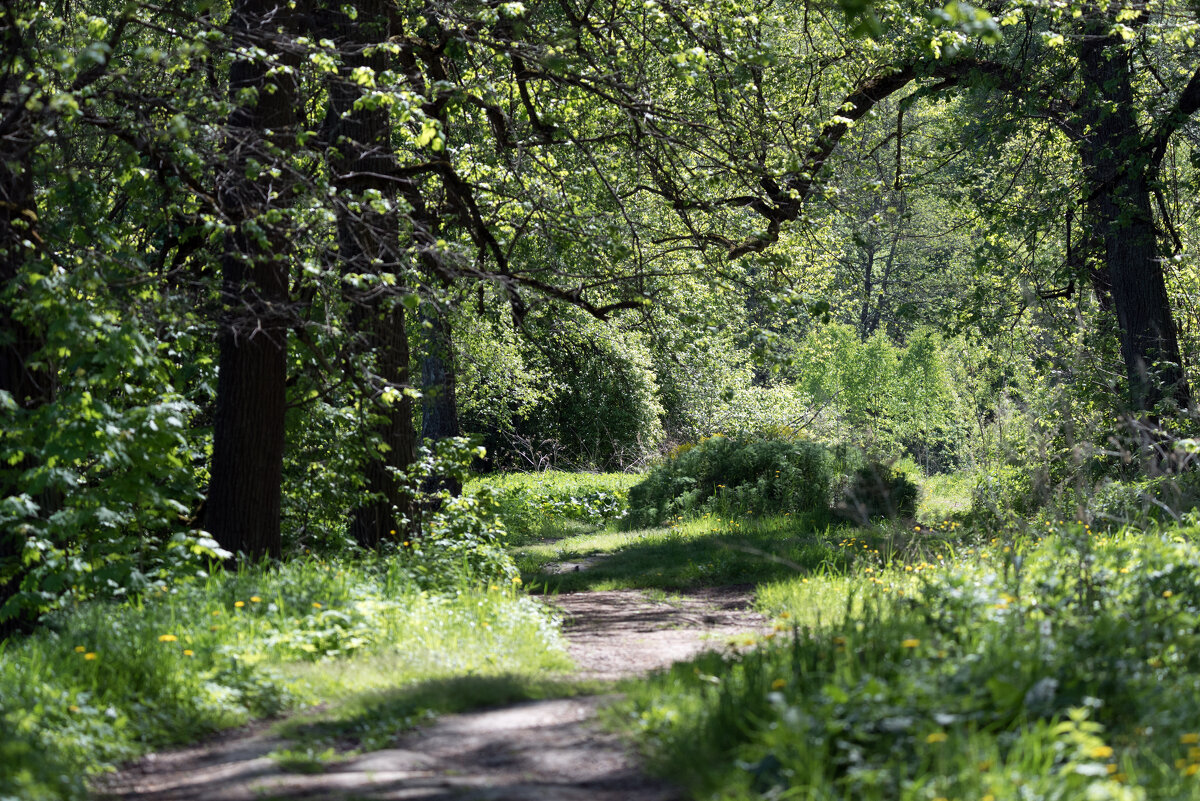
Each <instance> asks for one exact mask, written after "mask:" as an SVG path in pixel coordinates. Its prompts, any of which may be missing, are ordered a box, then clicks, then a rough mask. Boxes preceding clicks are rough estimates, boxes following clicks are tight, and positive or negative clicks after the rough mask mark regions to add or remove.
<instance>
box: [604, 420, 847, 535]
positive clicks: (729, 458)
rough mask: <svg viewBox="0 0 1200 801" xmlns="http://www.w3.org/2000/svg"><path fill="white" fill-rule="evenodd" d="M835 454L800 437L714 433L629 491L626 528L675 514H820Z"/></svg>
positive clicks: (826, 500) (824, 508)
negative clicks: (737, 436) (732, 436)
mask: <svg viewBox="0 0 1200 801" xmlns="http://www.w3.org/2000/svg"><path fill="white" fill-rule="evenodd" d="M833 477H834V466H833V458H832V456H831V454H830V453H829V451H828V450H827V449H825V448H824V447H822V446H820V445H818V444H816V443H813V442H806V441H802V440H783V439H759V440H752V439H729V438H726V437H721V436H716V437H712V438H710V439H706V440H704V441H702V442H701V443H700V444H698V445H696V446H695V447H693V448H689V449H682V448H681V449H677V451H676V455H675V457H674V458H671V459H668V460H667V461H666V462H664V463H663V464H661V465H659V466H658V467H656V468H654V469H653V470H651V471H650V473H649V475H647V476H646V479H645V480H644V481H643V482H642V483H640V484H638V485H636V486H634V487H633V488H631V489H630V490H629V507H630V508H629V516H628V517H627V519H626V520H627V522H626V527H627V528H638V527H644V526H651V525H656V524H658V523H661V522H662V521H663V520H664V519H665V518H667V517H669V516H671V515H674V514H684V513H688V512H693V511H698V510H707V511H714V512H718V513H721V514H749V515H762V514H772V513H776V514H777V513H792V514H799V513H819V514H823V513H825V512H827V511H828V509H829V499H830V488H831V487H832V484H833Z"/></svg>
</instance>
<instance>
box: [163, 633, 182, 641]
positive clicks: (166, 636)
mask: <svg viewBox="0 0 1200 801" xmlns="http://www.w3.org/2000/svg"><path fill="white" fill-rule="evenodd" d="M178 639H179V638H178V637H176V636H175V635H174V634H161V635H159V637H158V641H159V642H175V641H176V640H178Z"/></svg>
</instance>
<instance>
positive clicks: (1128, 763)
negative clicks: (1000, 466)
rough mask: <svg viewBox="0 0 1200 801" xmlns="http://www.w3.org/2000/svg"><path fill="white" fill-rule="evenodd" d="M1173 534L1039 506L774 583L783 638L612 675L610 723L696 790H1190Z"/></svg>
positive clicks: (1109, 795) (1192, 626)
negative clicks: (657, 671) (896, 555)
mask: <svg viewBox="0 0 1200 801" xmlns="http://www.w3.org/2000/svg"><path fill="white" fill-rule="evenodd" d="M1194 536H1195V532H1194V531H1192V530H1190V529H1187V530H1169V531H1166V532H1163V533H1162V535H1151V536H1147V535H1144V534H1141V533H1137V532H1130V531H1126V532H1122V533H1120V534H1115V535H1114V534H1108V533H1102V532H1100V533H1098V532H1095V531H1091V530H1089V528H1088V527H1087V526H1086V525H1083V524H1078V525H1073V524H1069V523H1059V522H1058V521H1049V522H1048V523H1047V524H1045V534H1044V535H1042V534H1035V535H1032V536H1030V537H1028V538H1025V539H1022V540H1019V541H1016V542H1004V541H1000V539H999V538H990V539H987V540H983V541H982V544H975V545H959V546H958V547H956V548H953V549H949V550H947V551H946V552H945V553H943V555H942V557H941V558H940V559H934V560H932V561H926V562H923V563H922V562H906V561H903V560H893V561H892V562H890V563H888V564H885V565H884V566H883V567H881V568H877V567H875V566H873V565H872V564H871V562H870V560H860V561H859V562H857V563H856V565H855V566H854V567H853V569H849V570H845V571H841V572H837V571H827V572H825V573H819V574H814V575H810V576H805V577H796V578H791V579H788V580H785V581H780V582H774V583H771V584H768V585H766V586H762V587H760V588H759V591H758V603H759V606H760V608H761V609H763V610H764V611H765V612H767V613H768V614H770V615H772V616H773V617H774V619H775V620H776V625H777V628H779V629H783V628H785V627H788V626H794V627H795V630H796V631H797V632H798V633H799V636H798V637H796V638H794V639H793V638H791V637H787V636H782V635H781V634H777V635H776V636H774V637H768V638H763V639H762V640H760V644H759V646H758V647H757V648H755V649H750V650H747V651H745V652H743V653H742V654H741V655H740V656H738V657H736V658H733V659H724V660H723V659H722V658H721V657H719V656H712V655H710V656H705V657H702V658H700V659H698V660H696V661H695V662H694V663H690V664H683V665H679V666H677V667H676V668H674V669H673V670H672V671H670V672H669V673H667V674H664V675H662V676H659V677H655V678H653V679H652V680H651V681H650V682H649V683H647V684H644V685H633V686H630V687H628V692H629V694H630V701H629V702H628V704H626V705H625V706H623V707H622V708H621V709H620V710H619V711H618V712H616V713H614V714H613V717H612V722H613V723H614V725H617V726H619V727H621V728H625V729H627V730H629V731H631V732H632V733H634V734H635V736H637V737H638V738H639V739H640V740H641V741H642V743H643V745H644V747H645V748H646V749H647V751H648V753H649V754H650V755H651V758H652V761H653V763H654V764H655V765H656V766H657V768H658V769H659V770H661V771H662V772H664V773H665V774H667V775H669V776H671V777H673V778H675V779H676V780H678V781H681V782H683V783H684V784H685V785H687V786H688V787H689V788H690V790H691V791H692V793H693V794H694V795H695V796H696V797H697V798H713V799H718V798H719V799H743V798H760V797H797V798H819V799H826V798H828V799H834V798H838V799H841V798H844V799H850V798H855V799H858V798H864V799H880V800H881V801H882V799H904V801H910V800H911V801H917V800H918V799H922V800H924V801H930V800H931V799H936V798H946V799H952V798H961V799H966V798H976V799H985V798H993V799H1002V798H1015V797H1022V798H1106V799H1131V800H1132V799H1144V798H1156V799H1157V798H1164V799H1176V798H1179V799H1188V798H1200V731H1198V729H1200V725H1198V724H1197V721H1198V720H1200V656H1197V654H1200V634H1197V632H1200V627H1198V626H1197V625H1196V621H1198V620H1200V551H1198V549H1197V547H1196V546H1195V545H1194V544H1193V542H1192V540H1193V539H1194ZM981 539H982V538H975V540H981ZM975 540H973V541H975ZM859 550H862V549H861V548H859ZM901 592H903V593H904V594H903V595H901Z"/></svg>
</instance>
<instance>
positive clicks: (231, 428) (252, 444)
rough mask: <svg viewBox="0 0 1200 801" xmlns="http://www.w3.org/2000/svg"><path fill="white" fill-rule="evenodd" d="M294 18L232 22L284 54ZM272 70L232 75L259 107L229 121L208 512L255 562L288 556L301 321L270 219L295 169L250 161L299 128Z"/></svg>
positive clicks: (278, 10) (267, 12) (282, 76)
mask: <svg viewBox="0 0 1200 801" xmlns="http://www.w3.org/2000/svg"><path fill="white" fill-rule="evenodd" d="M294 13H295V12H294V11H292V10H289V9H288V7H287V5H286V4H283V3H282V2H281V0H239V2H237V3H236V4H235V6H234V9H233V13H232V16H231V19H230V24H231V26H232V27H233V28H234V30H235V31H236V33H237V36H238V38H239V39H241V40H242V41H243V42H245V43H247V44H253V45H254V46H256V47H258V48H261V49H262V50H264V51H265V52H267V53H270V54H274V55H276V56H278V50H277V48H276V47H275V43H276V41H277V40H276V38H275V32H276V31H277V30H279V29H283V30H285V31H286V30H289V29H290V28H291V25H292V24H293V23H294V18H293V15H294ZM268 71H269V65H268V64H267V63H264V61H263V60H261V59H253V60H252V59H240V60H238V61H235V62H234V63H233V66H232V67H231V68H230V71H229V91H230V96H231V97H233V98H235V99H239V98H240V96H241V93H242V92H244V91H245V90H247V89H250V90H254V93H255V94H256V95H257V102H256V103H254V104H253V105H245V106H240V107H238V108H237V109H236V110H235V111H234V112H233V114H232V115H231V116H230V118H229V121H228V123H227V126H228V131H227V136H228V144H227V159H228V163H227V165H226V171H225V173H224V175H222V177H221V184H220V186H219V187H218V192H219V200H220V203H221V206H222V210H223V211H224V213H225V214H226V216H227V217H228V219H230V220H231V221H233V222H234V223H235V224H236V225H237V228H236V230H235V231H234V232H233V233H232V234H230V235H229V236H228V237H227V238H226V241H225V253H224V255H223V256H222V259H221V272H222V284H223V287H222V294H223V300H224V311H223V314H222V318H221V320H220V321H219V327H218V334H217V342H218V346H219V350H220V355H219V362H218V365H219V371H218V377H217V400H216V408H215V410H214V415H213V459H212V480H211V482H210V483H209V489H208V501H207V507H206V513H205V528H207V529H208V531H209V533H211V534H212V536H213V537H214V538H215V539H216V540H217V542H219V543H220V544H221V545H222V547H224V548H227V549H228V550H230V551H233V552H235V553H237V552H241V553H243V554H245V555H246V556H247V557H249V558H251V559H254V558H259V557H263V556H269V557H278V556H279V555H280V550H281V538H280V500H281V494H282V489H281V484H282V473H283V451H284V414H285V411H286V392H285V388H286V380H287V335H288V329H289V327H290V324H291V316H292V315H291V312H290V309H289V303H288V261H287V258H288V256H287V250H288V246H287V237H286V235H285V233H284V231H283V229H282V228H281V227H280V226H279V225H278V224H271V223H269V222H267V221H266V220H264V219H262V217H263V215H264V214H265V213H266V212H267V211H269V210H270V209H271V208H272V207H273V206H275V207H277V206H278V205H279V204H280V203H285V204H286V203H287V202H288V200H287V198H288V195H289V194H290V190H289V188H288V186H286V181H287V178H286V174H287V171H286V170H285V171H284V176H285V177H284V178H282V179H279V178H276V179H270V178H267V177H262V178H254V177H251V176H248V175H247V165H248V162H249V160H250V159H252V158H253V159H256V160H258V161H259V162H260V163H263V164H266V165H269V164H271V163H272V162H273V161H276V160H277V158H278V157H277V156H275V155H272V152H271V150H272V146H274V147H279V148H281V151H282V152H284V153H286V152H287V151H288V150H289V145H290V144H291V142H292V140H293V138H294V133H295V129H296V127H297V122H298V120H297V114H296V106H297V89H296V83H295V79H294V77H293V76H292V75H291V74H289V73H287V72H284V71H278V72H276V73H274V74H272V75H268ZM281 181H283V182H284V185H283V186H281V185H280V182H281ZM276 198H280V199H276ZM252 226H257V227H260V228H261V229H262V230H263V231H264V232H265V233H266V241H265V242H264V241H263V240H262V239H259V238H258V237H256V236H254V234H253V233H252V231H250V230H248V229H249V228H251V227H252Z"/></svg>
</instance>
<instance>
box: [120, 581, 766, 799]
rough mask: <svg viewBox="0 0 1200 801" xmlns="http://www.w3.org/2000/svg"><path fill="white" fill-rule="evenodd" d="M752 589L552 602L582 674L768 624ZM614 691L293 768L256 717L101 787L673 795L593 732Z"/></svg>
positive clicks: (127, 792)
mask: <svg viewBox="0 0 1200 801" xmlns="http://www.w3.org/2000/svg"><path fill="white" fill-rule="evenodd" d="M751 601H752V589H751V588H750V587H726V588H706V589H699V590H691V591H686V592H684V593H680V594H678V595H672V596H665V597H656V598H651V597H650V596H648V595H647V594H646V593H644V592H641V591H637V590H612V591H602V592H579V593H571V594H566V595H559V596H555V597H553V598H552V599H548V602H549V603H553V604H554V605H555V606H557V607H558V608H559V609H561V610H562V612H563V614H564V616H565V625H564V633H565V634H566V637H567V641H568V648H569V651H570V654H571V657H572V658H573V659H574V660H575V663H576V665H577V666H578V669H577V672H576V673H575V674H574V677H575V678H578V679H580V680H587V679H601V680H611V679H621V678H628V677H634V676H640V675H644V674H646V673H649V672H651V671H653V670H657V669H661V668H665V667H668V666H669V665H671V664H672V663H674V662H676V661H679V660H683V659H688V658H690V657H692V656H695V655H696V654H698V653H700V652H702V651H705V650H719V649H722V648H727V647H728V646H729V643H730V642H731V641H735V642H736V641H737V640H738V639H740V638H742V637H745V636H746V635H747V634H748V633H753V632H758V631H762V630H763V629H764V627H765V620H764V618H763V617H762V616H761V615H758V614H757V613H755V612H754V611H753V610H752V608H751ZM611 700H613V698H612V696H584V697H574V698H563V699H552V700H545V701H532V702H526V703H520V704H514V705H511V706H505V707H500V708H493V709H485V710H481V711H476V712H470V713H465V714H457V715H446V716H444V717H440V718H438V719H437V720H435V721H433V722H431V723H429V724H427V725H424V726H421V727H419V728H417V729H415V730H412V731H408V732H405V733H403V734H401V735H399V736H398V737H397V739H396V742H395V744H394V745H393V747H391V748H388V749H385V750H381V751H373V752H370V753H366V754H363V755H361V756H359V757H356V758H353V759H349V760H347V761H345V762H340V763H337V764H335V765H333V766H331V767H330V768H329V770H328V771H327V772H324V773H320V774H315V775H314V774H303V773H292V772H289V771H287V770H285V769H284V768H283V767H281V766H280V765H279V764H278V763H277V762H276V761H275V760H273V759H272V758H271V757H270V756H269V754H270V753H271V752H272V751H274V750H276V749H278V748H281V747H286V745H287V743H286V741H285V740H283V739H282V738H280V737H278V736H276V735H274V734H273V732H272V726H271V724H270V723H265V722H264V723H258V724H255V725H252V726H249V727H245V728H242V729H238V730H235V731H232V732H227V733H225V734H223V735H220V736H218V737H217V738H215V739H213V740H211V741H209V742H206V743H202V744H199V745H196V746H193V747H190V748H185V749H180V750H177V751H171V752H165V753H161V754H154V755H150V756H148V757H146V758H144V759H142V760H140V761H139V762H137V763H135V764H133V765H132V766H130V767H128V768H126V769H125V770H123V771H121V772H120V773H118V774H116V775H114V776H111V777H108V778H107V779H106V780H105V781H103V782H102V787H101V788H100V792H98V793H97V796H98V797H99V798H105V799H113V800H114V801H115V800H116V799H122V801H263V799H280V801H284V800H288V799H317V798H320V799H345V801H350V800H351V799H358V800H361V801H366V800H367V799H370V800H371V801H384V800H385V799H394V800H396V801H401V800H403V801H410V800H412V801H415V800H416V799H423V800H424V801H450V799H456V800H459V801H526V800H527V799H538V801H672V800H673V799H677V798H680V795H679V793H678V791H677V790H676V789H675V788H673V787H672V786H670V785H668V784H665V783H663V782H660V781H658V780H656V779H652V778H649V777H647V776H646V775H645V774H644V773H643V772H642V771H641V770H640V768H639V766H638V763H637V760H636V758H635V757H634V756H633V755H632V754H630V753H629V751H628V749H627V747H626V746H625V744H624V743H623V742H621V741H620V739H619V738H618V737H617V736H616V735H614V734H610V733H607V732H603V731H601V730H600V729H598V728H597V727H596V725H595V723H594V721H593V718H594V717H595V715H596V712H597V710H598V709H599V708H601V707H602V706H604V705H605V704H606V703H608V702H610V701H611Z"/></svg>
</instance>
